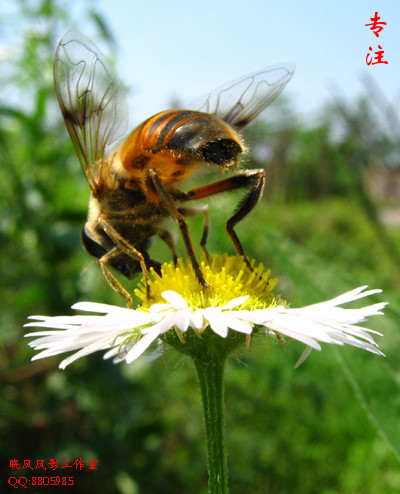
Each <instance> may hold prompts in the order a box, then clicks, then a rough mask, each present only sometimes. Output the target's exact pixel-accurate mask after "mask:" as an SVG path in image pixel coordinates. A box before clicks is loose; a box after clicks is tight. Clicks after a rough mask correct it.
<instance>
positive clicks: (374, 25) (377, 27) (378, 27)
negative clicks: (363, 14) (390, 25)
mask: <svg viewBox="0 0 400 494" xmlns="http://www.w3.org/2000/svg"><path fill="white" fill-rule="evenodd" d="M379 19H380V17H379V15H378V12H375V15H374V17H370V20H371V21H372V22H371V23H370V24H364V25H365V26H371V27H370V29H371V31H373V32H374V34H375V36H376V37H377V38H379V33H380V32H381V31H382V30H383V26H386V25H387V23H386V22H383V21H381V22H379Z"/></svg>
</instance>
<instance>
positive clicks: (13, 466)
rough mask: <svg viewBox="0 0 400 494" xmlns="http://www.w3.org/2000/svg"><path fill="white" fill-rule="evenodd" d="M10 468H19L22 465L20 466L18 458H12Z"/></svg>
mask: <svg viewBox="0 0 400 494" xmlns="http://www.w3.org/2000/svg"><path fill="white" fill-rule="evenodd" d="M10 468H16V469H17V470H19V469H20V468H21V467H20V466H19V461H18V460H10Z"/></svg>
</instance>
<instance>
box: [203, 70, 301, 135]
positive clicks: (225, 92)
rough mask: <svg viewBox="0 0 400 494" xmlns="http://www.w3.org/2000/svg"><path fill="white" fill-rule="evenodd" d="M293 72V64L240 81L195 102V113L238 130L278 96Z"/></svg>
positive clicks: (257, 73)
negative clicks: (207, 114)
mask: <svg viewBox="0 0 400 494" xmlns="http://www.w3.org/2000/svg"><path fill="white" fill-rule="evenodd" d="M294 69H295V67H294V64H292V63H286V64H282V65H275V66H273V67H267V68H265V69H262V70H259V71H257V72H253V73H252V74H248V75H246V76H243V77H240V78H239V79H236V80H234V81H232V82H229V83H228V84H225V85H224V86H221V87H219V88H217V89H215V90H214V91H212V92H211V93H209V94H207V95H205V96H204V97H203V98H201V99H200V101H197V105H196V109H198V110H199V111H203V112H206V113H212V114H213V115H216V116H217V117H219V118H220V119H221V120H224V121H225V122H226V123H228V124H229V125H231V126H232V127H234V128H235V129H237V130H240V129H242V128H243V127H244V126H245V125H247V124H248V123H249V122H251V121H252V120H253V119H254V118H255V117H256V116H257V115H258V114H259V113H261V112H262V111H263V110H264V109H265V108H266V107H267V106H268V105H269V104H270V103H271V102H272V101H273V100H274V99H275V98H276V97H277V96H278V95H279V94H280V93H281V91H282V90H283V89H284V88H285V86H286V84H287V83H288V82H289V81H290V79H291V77H292V75H293V73H294Z"/></svg>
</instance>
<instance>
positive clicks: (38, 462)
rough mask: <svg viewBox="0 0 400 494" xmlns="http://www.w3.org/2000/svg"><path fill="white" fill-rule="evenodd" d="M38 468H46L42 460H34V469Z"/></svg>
mask: <svg viewBox="0 0 400 494" xmlns="http://www.w3.org/2000/svg"><path fill="white" fill-rule="evenodd" d="M38 468H41V469H42V470H47V468H46V467H45V466H44V460H36V466H35V470H36V469H38Z"/></svg>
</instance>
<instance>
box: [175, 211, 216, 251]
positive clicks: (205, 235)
mask: <svg viewBox="0 0 400 494" xmlns="http://www.w3.org/2000/svg"><path fill="white" fill-rule="evenodd" d="M178 211H179V212H180V213H181V214H183V216H184V217H185V218H188V217H189V216H196V215H197V214H204V225H203V233H202V235H201V239H200V246H201V248H202V249H203V252H204V254H205V255H206V257H207V259H208V260H210V254H209V253H208V250H207V245H206V244H207V238H208V232H209V230H210V213H209V210H208V205H207V204H203V205H202V206H190V207H179V208H178Z"/></svg>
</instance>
